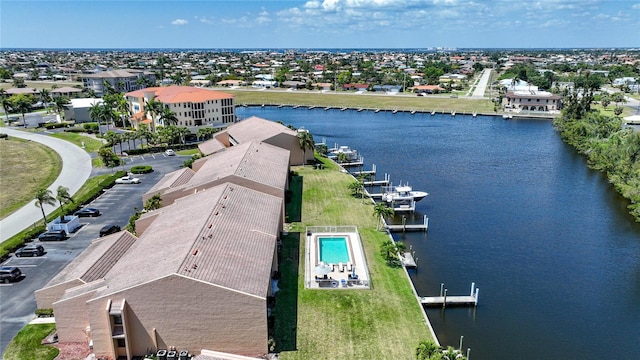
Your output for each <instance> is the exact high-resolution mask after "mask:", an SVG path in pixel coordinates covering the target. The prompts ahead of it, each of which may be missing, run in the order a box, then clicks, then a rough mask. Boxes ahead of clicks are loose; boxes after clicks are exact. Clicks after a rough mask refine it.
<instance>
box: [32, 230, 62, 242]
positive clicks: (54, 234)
mask: <svg viewBox="0 0 640 360" xmlns="http://www.w3.org/2000/svg"><path fill="white" fill-rule="evenodd" d="M66 238H67V233H66V232H65V231H64V230H51V231H47V232H44V233H42V234H40V236H38V240H40V241H62V240H64V239H66Z"/></svg>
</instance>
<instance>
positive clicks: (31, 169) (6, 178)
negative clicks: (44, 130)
mask: <svg viewBox="0 0 640 360" xmlns="http://www.w3.org/2000/svg"><path fill="white" fill-rule="evenodd" d="M0 165H1V167H2V173H3V175H2V176H0V188H2V190H3V191H2V192H1V193H0V218H5V217H6V216H7V215H9V214H11V213H12V212H14V211H16V210H17V209H19V208H20V207H22V206H24V205H26V204H27V203H29V202H31V201H32V200H33V194H34V193H35V192H36V190H38V189H40V188H47V187H48V186H49V185H51V184H52V183H53V182H54V181H55V179H56V178H57V177H58V175H59V174H60V171H61V170H62V159H61V158H60V156H59V155H58V154H57V153H55V152H54V151H52V150H51V149H49V148H48V147H46V146H44V145H41V144H39V143H36V142H32V141H26V140H22V139H18V138H14V137H9V138H8V139H7V140H0ZM54 195H55V194H54Z"/></svg>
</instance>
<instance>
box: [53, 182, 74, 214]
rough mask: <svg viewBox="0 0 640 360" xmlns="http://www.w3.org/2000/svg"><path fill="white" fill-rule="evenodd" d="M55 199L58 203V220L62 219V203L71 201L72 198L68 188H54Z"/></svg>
mask: <svg viewBox="0 0 640 360" xmlns="http://www.w3.org/2000/svg"><path fill="white" fill-rule="evenodd" d="M56 199H57V200H58V203H60V222H63V221H64V207H63V205H64V204H67V203H72V202H73V199H72V198H71V194H70V193H69V188H68V187H65V186H62V185H60V186H58V188H57V189H56Z"/></svg>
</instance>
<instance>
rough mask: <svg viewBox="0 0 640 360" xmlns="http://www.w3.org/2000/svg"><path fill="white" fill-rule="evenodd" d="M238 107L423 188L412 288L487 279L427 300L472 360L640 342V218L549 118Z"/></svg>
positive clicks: (429, 291)
mask: <svg viewBox="0 0 640 360" xmlns="http://www.w3.org/2000/svg"><path fill="white" fill-rule="evenodd" d="M237 110H238V115H239V116H240V117H241V118H245V117H248V116H253V115H255V116H259V117H263V118H266V119H272V120H280V121H282V122H284V123H285V124H291V125H293V126H295V127H298V128H299V127H304V128H305V129H308V130H309V131H310V132H311V133H312V134H313V135H314V137H315V138H316V139H321V138H322V137H324V138H326V142H327V143H329V144H333V143H339V144H345V145H349V146H350V147H352V148H353V149H357V150H358V151H359V152H361V153H363V154H365V159H364V161H365V166H366V167H367V168H368V167H370V164H376V167H377V169H378V172H379V173H380V174H382V173H389V174H390V175H391V181H392V182H394V183H397V182H399V181H410V182H411V185H412V186H413V187H414V188H416V189H419V190H424V191H427V192H429V196H428V197H427V198H426V199H425V200H422V201H421V202H420V203H419V204H418V205H417V207H416V215H415V218H416V220H417V221H420V220H421V219H422V216H423V215H427V216H428V217H429V219H430V226H429V232H428V233H418V232H416V233H394V234H393V237H394V238H395V239H396V240H402V241H404V242H405V244H407V246H411V245H412V246H413V249H414V250H415V251H416V256H417V257H418V258H419V259H420V260H419V264H418V265H419V268H418V270H417V271H415V272H414V271H411V272H410V276H411V277H412V279H413V283H414V284H415V287H416V290H417V291H418V294H420V295H422V296H431V295H437V294H438V293H439V289H440V284H441V283H445V284H447V287H448V289H449V291H450V293H455V294H464V293H468V291H469V284H471V282H475V283H476V284H477V286H478V287H481V288H482V295H481V297H482V299H480V303H479V305H478V307H477V308H475V309H467V308H447V309H446V310H445V311H442V310H441V309H427V310H426V311H427V314H428V315H429V320H430V322H431V324H432V326H433V328H434V330H435V332H436V334H437V335H438V340H439V341H440V343H441V344H442V345H444V346H447V345H451V346H454V347H458V344H459V339H460V337H461V336H464V347H465V348H467V347H469V348H472V349H473V351H472V357H473V359H476V360H478V359H510V358H513V357H514V356H516V357H518V358H521V359H525V360H537V359H554V358H564V357H571V358H581V359H588V360H591V359H593V360H596V359H602V358H607V357H612V356H615V357H619V358H635V355H636V354H637V353H638V352H640V343H638V342H637V341H636V340H637V339H638V338H640V327H638V326H637V324H639V323H640V312H638V311H637V309H638V308H640V293H639V292H637V287H636V286H635V282H634V281H633V279H636V278H638V276H640V273H639V272H638V269H640V255H639V254H640V241H639V239H640V225H639V224H636V223H635V222H634V221H633V218H632V217H631V216H630V215H629V214H628V210H627V209H626V202H625V201H624V199H621V198H620V197H619V196H617V194H616V193H615V190H613V189H611V187H610V185H609V184H608V182H607V180H606V178H605V177H603V176H602V175H601V174H599V173H598V172H596V171H592V170H589V169H588V168H587V166H586V164H585V160H584V158H583V157H582V156H580V155H579V154H577V153H576V152H575V151H574V150H573V149H572V148H571V147H570V146H567V145H566V144H564V143H563V142H562V140H561V139H560V138H559V136H558V134H557V133H556V132H555V131H554V129H553V126H552V124H551V122H549V121H538V120H526V119H525V120H522V119H513V120H511V121H505V120H503V119H502V118H500V117H496V116H492V117H484V116H477V118H472V117H471V116H456V117H455V118H452V117H451V116H446V115H444V116H443V115H434V116H430V115H418V114H415V115H410V114H406V113H397V114H391V113H382V112H381V113H378V114H375V113H371V112H364V111H363V112H360V113H358V112H357V111H352V110H348V111H339V110H328V111H324V110H322V109H320V110H318V109H315V110H307V109H304V110H302V109H298V110H294V109H277V108H268V107H265V108H238V109H237ZM369 216H370V215H369ZM587 314H588V315H587ZM585 319H588V321H585ZM621 344H624V345H625V346H618V345H621ZM612 345H613V346H612Z"/></svg>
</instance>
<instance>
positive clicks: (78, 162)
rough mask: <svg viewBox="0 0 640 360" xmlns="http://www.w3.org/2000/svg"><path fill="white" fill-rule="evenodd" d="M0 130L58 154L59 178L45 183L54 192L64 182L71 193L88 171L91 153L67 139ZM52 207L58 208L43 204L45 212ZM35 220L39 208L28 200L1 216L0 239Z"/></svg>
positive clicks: (52, 209) (85, 177)
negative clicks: (2, 217)
mask: <svg viewBox="0 0 640 360" xmlns="http://www.w3.org/2000/svg"><path fill="white" fill-rule="evenodd" d="M0 133H4V134H8V135H9V136H13V137H18V138H22V139H27V140H30V141H35V142H38V143H40V144H43V145H45V146H47V147H49V148H51V149H53V150H54V151H55V152H57V153H58V154H59V155H60V157H61V158H62V170H61V171H60V175H59V176H58V178H57V179H56V180H55V181H54V182H53V184H51V186H49V187H48V189H49V190H51V192H52V193H53V194H55V193H56V189H57V188H58V186H66V187H67V188H69V193H70V194H75V193H76V192H77V191H78V190H79V189H80V187H82V185H83V184H84V183H85V182H86V181H87V179H88V178H89V176H90V175H91V156H89V154H88V153H87V152H86V151H84V150H82V149H81V148H79V147H77V146H76V145H74V144H71V143H70V142H67V141H64V140H60V139H57V138H54V137H51V136H47V135H43V134H38V133H31V132H24V131H19V130H14V129H10V128H6V127H3V128H0ZM5 176H6V175H5ZM5 190H6V189H5ZM55 209H57V206H50V205H46V206H45V207H44V211H45V213H46V214H50V213H51V212H53V211H54V210H55ZM38 220H42V213H41V212H40V208H38V207H36V206H34V205H33V201H30V202H29V203H28V204H26V205H25V206H23V207H22V208H20V209H18V210H17V211H15V212H14V213H12V214H11V215H9V216H7V217H6V218H4V219H2V220H0V242H1V241H5V240H7V239H9V238H10V237H12V236H14V235H15V234H17V233H19V232H20V231H22V230H24V229H26V228H28V227H29V226H31V225H32V224H33V223H35V222H37V221H38Z"/></svg>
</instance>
